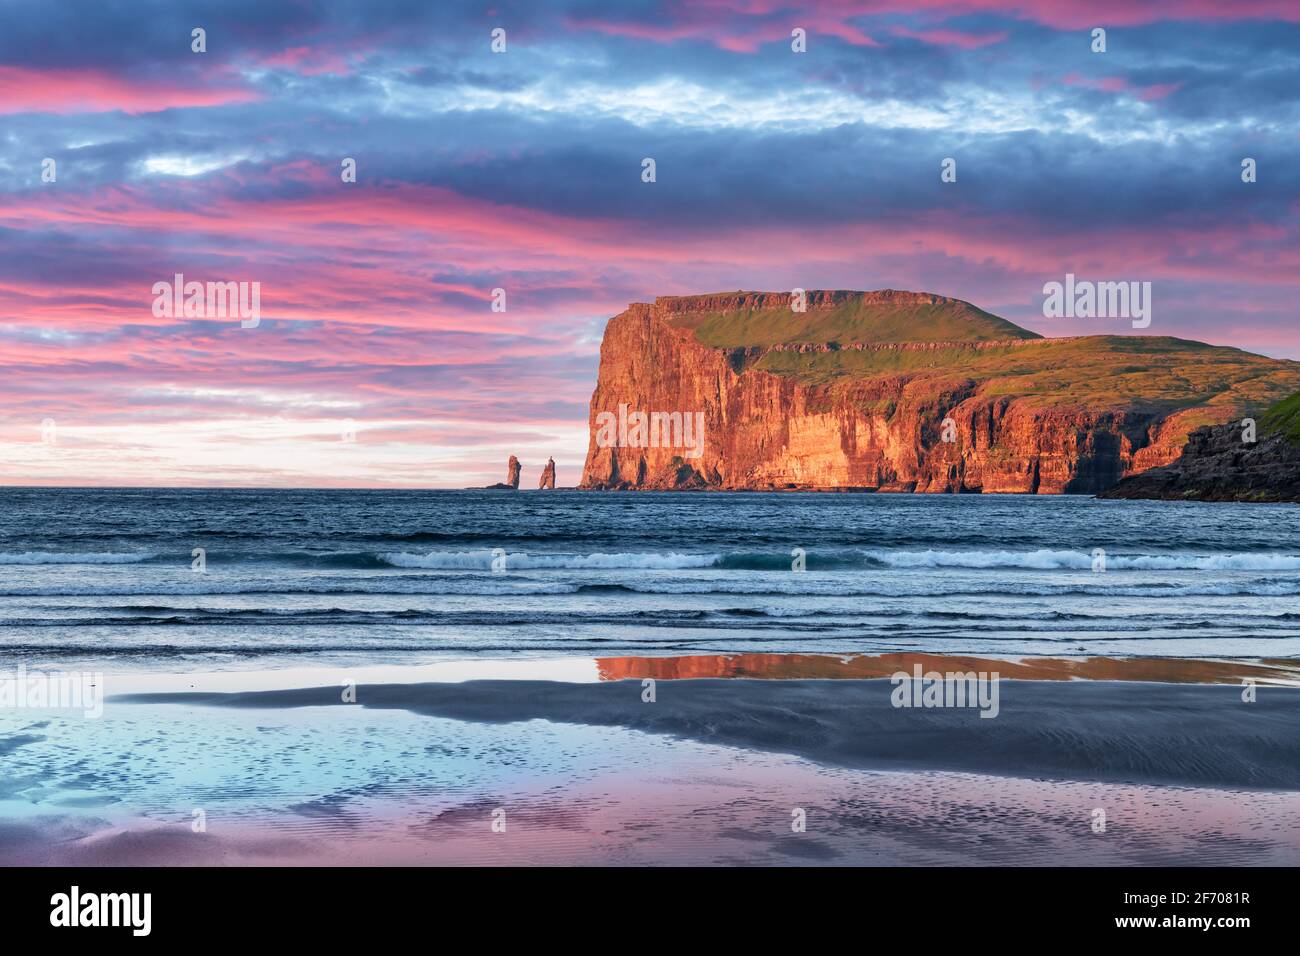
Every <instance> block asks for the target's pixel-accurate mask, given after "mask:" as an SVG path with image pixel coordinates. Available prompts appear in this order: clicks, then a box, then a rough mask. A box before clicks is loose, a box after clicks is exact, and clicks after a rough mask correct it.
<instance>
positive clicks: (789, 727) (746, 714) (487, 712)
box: [109, 679, 1300, 790]
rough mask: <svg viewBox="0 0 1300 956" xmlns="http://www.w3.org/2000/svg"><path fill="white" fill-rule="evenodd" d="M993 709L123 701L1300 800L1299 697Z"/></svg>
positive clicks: (549, 695) (576, 687) (288, 693)
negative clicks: (322, 712)
mask: <svg viewBox="0 0 1300 956" xmlns="http://www.w3.org/2000/svg"><path fill="white" fill-rule="evenodd" d="M1000 686H1001V690H1000V697H1001V703H1000V712H999V714H998V716H997V717H996V718H995V719H982V718H980V716H979V712H978V710H976V709H972V708H933V709H923V708H895V707H894V706H892V704H891V699H890V698H891V690H892V689H893V687H892V685H891V684H890V682H889V681H887V680H851V679H850V680H763V681H754V680H734V679H732V680H713V679H702V680H683V681H666V682H660V683H659V684H658V685H657V687H656V700H655V702H653V703H646V702H644V701H643V700H642V684H641V682H640V681H635V680H628V681H612V682H605V683H585V684H571V683H562V682H556V681H528V680H510V681H495V680H484V681H465V682H463V683H420V684H375V685H368V684H363V685H360V686H358V687H357V689H356V704H350V703H344V702H343V701H342V700H341V693H340V690H339V688H338V687H317V688H297V689H288V690H270V691H255V692H245V693H150V694H131V695H121V696H119V697H116V698H114V697H110V698H109V702H110V703H112V702H113V701H114V700H120V701H122V702H127V703H132V704H173V705H175V704H179V705H182V706H185V707H194V706H215V707H234V708H257V709H269V710H276V709H283V708H298V707H318V706H324V707H332V706H340V707H350V706H357V705H360V706H362V707H366V708H380V709H399V710H405V711H408V712H411V713H416V714H422V715H426V716H432V717H440V718H449V719H452V720H457V721H473V722H478V723H487V724H508V723H515V722H522V721H534V720H545V721H550V722H553V723H559V724H575V725H584V726H596V727H621V728H627V729H631V730H637V731H642V732H645V733H650V734H658V735H668V736H671V737H675V738H681V739H686V740H694V741H699V742H702V743H707V744H717V745H724V746H730V747H738V748H745V749H749V750H758V751H766V752H773V753H783V754H790V755H793V756H798V757H803V758H806V759H809V760H812V761H816V762H818V763H823V764H826V765H830V766H839V767H850V768H857V769H876V770H945V771H958V772H970V773H980V774H991V775H996V776H1015V777H1022V778H1045V779H1057V780H1075V781H1101V782H1112V783H1134V784H1165V785H1182V786H1195V787H1219V788H1238V789H1242V788H1244V789H1261V790H1300V690H1297V689H1294V688H1289V687H1264V686H1261V687H1260V688H1258V691H1257V694H1258V699H1257V700H1255V701H1254V702H1250V703H1247V702H1244V701H1243V700H1242V691H1241V688H1240V687H1239V686H1222V685H1220V686H1215V685H1198V684H1159V683H1143V682H1112V681H1073V682H1043V681H1019V680H1003V681H1002V682H1001V685H1000Z"/></svg>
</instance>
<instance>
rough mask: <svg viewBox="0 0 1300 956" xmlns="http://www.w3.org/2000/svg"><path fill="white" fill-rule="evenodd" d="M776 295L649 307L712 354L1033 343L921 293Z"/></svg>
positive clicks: (980, 313) (981, 314)
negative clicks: (801, 301)
mask: <svg viewBox="0 0 1300 956" xmlns="http://www.w3.org/2000/svg"><path fill="white" fill-rule="evenodd" d="M790 299H791V297H790V294H789V293H781V292H722V293H715V294H712V295H702V296H666V297H663V298H660V299H657V300H656V302H655V305H656V307H658V308H659V309H660V311H661V312H664V313H666V316H667V319H668V321H669V322H670V323H671V324H673V325H675V326H677V327H679V328H687V329H691V330H693V331H694V332H695V337H696V338H697V339H698V340H699V341H700V342H702V343H704V344H705V345H710V346H713V347H714V348H740V347H747V346H759V347H762V346H772V345H802V344H809V345H822V344H825V343H828V342H838V343H841V344H846V343H854V342H864V343H873V344H891V343H903V342H993V341H1000V340H1004V339H1037V338H1041V336H1040V335H1038V334H1037V333H1036V332H1030V331H1029V330H1028V329H1022V328H1021V327H1020V326H1018V325H1015V324H1013V323H1011V322H1008V321H1007V320H1006V319H1002V318H999V317H998V316H996V315H992V314H990V313H988V312H985V311H984V310H983V309H980V308H977V307H975V306H973V305H971V304H970V303H969V302H963V301H962V300H960V299H950V298H947V297H946V296H939V295H932V294H930V293H926V292H901V291H896V290H893V289H882V290H878V291H875V292H851V291H843V290H830V291H828V290H809V291H808V293H807V311H806V312H795V311H793V310H792V309H791V307H790Z"/></svg>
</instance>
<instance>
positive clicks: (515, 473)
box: [488, 455, 555, 491]
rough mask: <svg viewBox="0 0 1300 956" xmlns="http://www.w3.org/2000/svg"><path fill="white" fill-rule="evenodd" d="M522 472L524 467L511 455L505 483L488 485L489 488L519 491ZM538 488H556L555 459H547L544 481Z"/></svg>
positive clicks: (540, 482) (543, 474)
mask: <svg viewBox="0 0 1300 956" xmlns="http://www.w3.org/2000/svg"><path fill="white" fill-rule="evenodd" d="M521 470H522V466H521V465H520V464H519V459H518V458H516V457H515V456H514V455H511V456H510V461H509V462H508V463H507V464H506V480H505V481H504V482H497V483H496V484H495V485H488V487H489V488H493V489H496V488H501V489H508V490H510V491H518V490H519V472H520V471H521ZM537 487H538V488H554V487H555V459H554V458H548V459H547V461H546V467H545V468H543V469H542V479H541V481H539V482H538V483H537Z"/></svg>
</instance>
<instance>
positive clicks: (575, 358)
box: [0, 0, 1300, 487]
mask: <svg viewBox="0 0 1300 956" xmlns="http://www.w3.org/2000/svg"><path fill="white" fill-rule="evenodd" d="M196 28H201V29H202V30H203V31H204V34H203V40H204V44H203V45H204V48H205V49H204V51H203V52H196V51H195V50H194V48H193V47H194V46H195V43H196V41H195V40H194V35H193V31H194V30H195V29H196ZM1097 28H1102V29H1104V30H1105V47H1106V48H1105V51H1104V52H1094V50H1093V46H1094V45H1095V41H1094V36H1093V31H1094V30H1095V29H1097ZM796 29H798V30H802V31H804V33H805V35H806V49H805V50H804V52H796V51H795V50H794V49H793V48H792V47H793V45H794V41H793V40H792V31H794V30H796ZM496 30H502V31H504V34H503V35H502V34H498V37H500V38H502V39H504V50H502V51H501V52H497V51H494V49H493V32H494V31H496ZM497 46H498V47H500V46H501V44H500V42H498V43H497ZM1298 94H1300V3H1296V2H1295V0H1235V2H1233V3H1225V2H1222V0H1183V2H1173V0H1151V2H1146V3H1141V4H1138V3H1132V2H1130V0H1092V2H1086V3H1072V2H1071V3H1067V2H1062V0H1045V2H1005V0H947V2H941V0H873V2H848V0H802V2H799V3H784V2H781V0H690V2H678V3H649V2H619V3H612V2H591V0H588V2H551V0H528V2H521V3H496V4H492V5H480V4H469V3H464V4H462V3H430V2H427V0H368V2H364V3H361V2H355V0H354V2H339V0H322V2H276V0H256V2H250V0H222V2H220V3H215V2H209V3H199V2H192V0H157V2H148V0H135V2H110V0H104V2H97V3H94V4H81V3H42V4H30V3H24V2H17V0H0V483H3V484H23V485H45V484H51V485H143V486H148V485H179V486H284V487H306V486H324V487H331V486H349V487H464V486H469V485H483V484H487V483H490V482H494V481H502V480H504V479H505V463H506V459H507V457H508V456H509V455H511V454H515V455H517V456H518V457H519V458H520V459H521V461H522V462H523V464H524V471H523V482H524V484H525V485H528V486H535V485H536V483H537V479H538V477H539V474H540V472H541V468H542V466H543V465H544V464H545V461H546V459H547V458H548V457H554V458H555V460H556V463H557V467H558V482H559V484H561V485H572V484H576V483H577V481H578V480H579V477H580V472H581V467H582V461H583V457H584V455H585V452H586V448H587V414H588V411H587V410H588V402H589V400H590V397H591V391H592V388H593V386H594V384H595V376H596V367H597V361H598V353H599V346H600V337H601V333H602V330H603V327H604V323H605V322H606V321H607V320H608V319H609V318H610V317H611V316H613V315H615V314H617V313H619V312H621V311H622V310H623V309H624V308H626V306H627V305H628V303H631V302H646V301H651V300H653V299H654V298H655V297H656V296H660V295H685V294H696V293H704V292H719V291H727V290H736V289H760V290H774V291H788V290H790V289H793V288H806V289H825V288H836V289H881V288H894V289H911V290H917V291H926V292H936V293H940V294H943V295H949V296H955V297H957V298H960V299H965V300H967V301H970V302H973V303H975V304H976V305H978V306H980V307H981V308H984V309H987V310H988V311H991V312H994V313H996V314H998V315H1001V316H1003V317H1005V318H1007V319H1010V320H1011V321H1013V322H1016V323H1018V324H1020V325H1023V326H1025V327H1026V328H1030V329H1033V330H1034V331H1037V332H1041V333H1043V334H1046V335H1079V334H1092V333H1098V332H1107V333H1121V332H1128V333H1132V332H1133V331H1134V330H1132V329H1131V328H1129V327H1128V323H1127V322H1124V321H1122V320H1121V321H1116V320H1113V319H1079V318H1059V319H1057V318H1052V319H1049V318H1045V317H1044V316H1043V286H1044V284H1045V283H1047V282H1051V281H1063V280H1064V277H1065V275H1066V274H1067V273H1073V274H1075V275H1076V276H1078V277H1079V278H1081V279H1093V280H1096V281H1122V280H1129V281H1149V282H1151V283H1152V323H1151V326H1150V328H1148V329H1145V330H1144V332H1145V333H1146V334H1161V335H1177V336H1181V337H1184V338H1193V339H1198V340H1201V341H1206V342H1212V343H1216V344H1223V345H1231V346H1236V347H1239V348H1244V349H1248V350H1250V351H1254V352H1260V353H1263V354H1266V355H1272V356H1277V357H1285V358H1296V359H1300V321H1298V319H1300V315H1298V313H1300V305H1298V303H1300V216H1298V215H1297V214H1298V213H1300V156H1298V154H1300V96H1298ZM647 158H649V159H653V160H654V173H655V176H654V181H653V182H645V181H643V169H644V165H643V160H645V159H647ZM1246 158H1250V159H1253V160H1254V161H1255V171H1256V181H1255V182H1250V183H1247V182H1243V177H1242V161H1243V159H1246ZM945 159H954V160H955V161H956V166H955V168H956V180H955V181H953V182H944V181H942V178H941V168H942V164H943V161H944V160H945ZM47 160H53V164H52V165H51V164H50V163H47V162H46V161H47ZM345 160H353V161H354V162H355V170H356V177H355V182H345V181H344V179H345V177H344V173H343V169H344V161H345ZM177 273H180V274H182V275H184V276H185V278H186V280H187V281H200V282H247V283H253V282H257V283H259V284H260V285H259V287H258V288H259V290H260V316H259V321H258V323H257V324H256V325H255V326H251V327H245V326H247V325H248V323H246V322H241V321H240V320H239V318H238V317H235V318H230V317H221V316H212V315H204V314H199V315H190V316H188V317H187V316H186V315H185V314H184V310H183V309H182V310H181V313H180V314H158V313H159V312H160V311H164V312H165V311H166V310H158V309H155V293H154V286H155V284H156V283H159V282H168V283H170V282H171V281H172V279H173V276H174V275H175V274H177ZM494 289H502V290H504V293H505V294H504V311H499V310H494V308H493V306H494V293H493V290H494ZM497 304H498V306H499V305H500V304H501V301H500V299H499V297H498V300H497ZM349 438H351V439H353V440H348V439H349Z"/></svg>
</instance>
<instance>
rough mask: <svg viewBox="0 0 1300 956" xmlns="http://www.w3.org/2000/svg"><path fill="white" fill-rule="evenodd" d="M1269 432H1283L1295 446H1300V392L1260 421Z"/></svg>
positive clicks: (1266, 413) (1277, 405)
mask: <svg viewBox="0 0 1300 956" xmlns="http://www.w3.org/2000/svg"><path fill="white" fill-rule="evenodd" d="M1260 425H1261V426H1263V429H1264V430H1265V431H1267V432H1281V433H1282V434H1283V435H1285V436H1286V437H1287V438H1288V439H1289V440H1290V441H1291V442H1293V443H1294V444H1297V445H1300V392H1296V394H1294V395H1292V396H1290V397H1288V398H1284V399H1282V401H1280V402H1278V403H1277V404H1276V405H1274V406H1273V407H1272V408H1270V409H1269V410H1268V411H1266V412H1265V413H1264V414H1263V416H1262V417H1261V420H1260Z"/></svg>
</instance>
